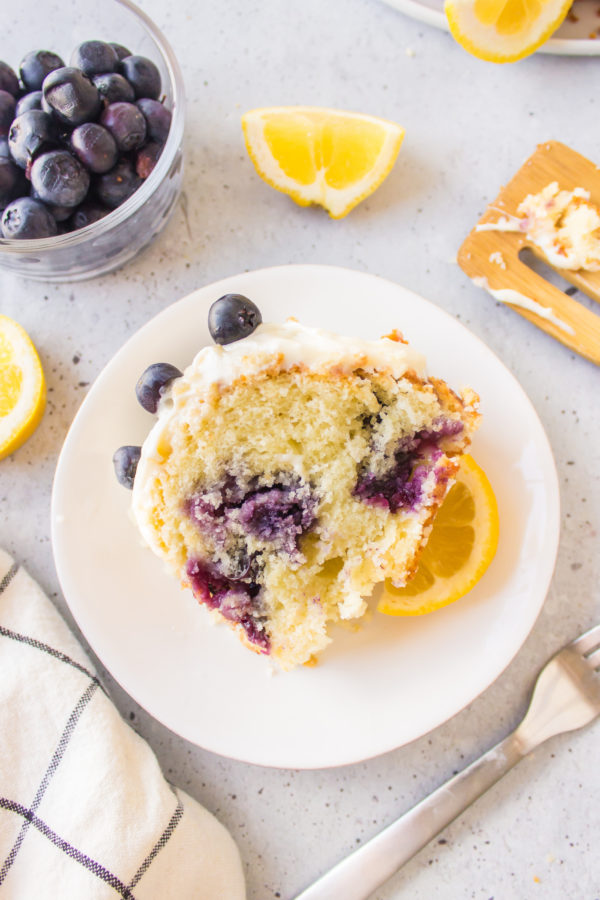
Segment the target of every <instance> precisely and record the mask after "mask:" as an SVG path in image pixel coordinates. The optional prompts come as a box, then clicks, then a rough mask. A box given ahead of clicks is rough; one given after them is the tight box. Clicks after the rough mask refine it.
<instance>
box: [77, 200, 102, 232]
mask: <svg viewBox="0 0 600 900" xmlns="http://www.w3.org/2000/svg"><path fill="white" fill-rule="evenodd" d="M70 212H71V213H73V215H72V216H71V225H72V227H73V230H79V229H80V228H86V227H87V226H88V225H93V223H94V222H98V220H99V219H103V218H104V216H107V215H108V213H109V212H110V209H106V207H104V206H99V205H98V204H97V203H82V204H81V206H79V207H78V208H77V209H76V210H75V212H73V210H72V209H71V210H70Z"/></svg>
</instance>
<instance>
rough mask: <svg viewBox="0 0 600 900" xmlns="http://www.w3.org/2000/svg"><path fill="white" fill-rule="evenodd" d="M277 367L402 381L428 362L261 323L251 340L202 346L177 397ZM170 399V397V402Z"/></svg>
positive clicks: (376, 345)
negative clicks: (357, 372)
mask: <svg viewBox="0 0 600 900" xmlns="http://www.w3.org/2000/svg"><path fill="white" fill-rule="evenodd" d="M273 365H277V367H278V368H279V370H280V371H286V370H289V369H292V368H294V367H296V366H299V367H302V368H306V369H309V370H311V371H327V370H331V369H337V370H339V371H342V372H351V371H353V370H354V369H356V368H357V367H361V368H363V369H366V370H371V371H376V370H378V369H382V368H385V369H388V370H390V371H391V372H392V374H393V375H394V377H395V378H400V377H401V376H402V375H404V374H405V373H406V372H407V371H409V370H411V369H412V370H413V371H415V372H416V373H417V374H421V375H422V374H423V373H424V370H425V358H424V356H423V355H422V354H420V353H418V352H417V351H416V350H413V348H412V347H410V346H409V345H408V344H404V343H401V342H399V341H394V340H391V339H390V338H387V337H384V338H379V339H378V340H367V339H365V338H357V337H348V336H345V335H338V334H333V333H332V332H329V331H323V330H321V329H320V328H310V327H309V326H307V325H301V324H300V323H299V322H296V321H295V320H294V319H289V320H288V321H287V322H284V323H283V324H281V325H276V324H271V323H269V324H261V325H259V326H258V328H257V329H256V330H255V331H254V332H253V333H252V334H251V335H249V336H248V337H246V338H243V339H242V340H240V341H234V342H233V343H231V344H225V345H219V344H211V345H209V346H207V347H203V348H202V350H200V351H199V353H198V354H197V355H196V357H195V358H194V360H193V362H192V363H191V365H190V366H189V367H188V368H187V369H186V371H185V373H184V377H183V379H179V380H178V382H177V392H179V391H180V390H181V388H182V386H183V384H188V385H189V386H190V388H191V389H193V390H194V391H197V390H203V389H205V388H207V387H208V386H209V385H213V384H216V385H219V386H221V387H223V386H225V385H228V384H232V383H233V382H234V381H236V380H237V379H238V378H240V377H242V376H243V375H256V374H258V373H260V372H264V371H266V370H268V369H270V368H271V367H272V366H273ZM168 397H169V392H166V395H165V399H167V400H168ZM159 415H160V410H159Z"/></svg>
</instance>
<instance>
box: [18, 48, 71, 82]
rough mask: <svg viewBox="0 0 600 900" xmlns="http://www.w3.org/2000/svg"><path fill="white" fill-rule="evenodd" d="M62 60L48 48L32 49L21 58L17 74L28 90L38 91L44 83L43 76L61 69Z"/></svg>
mask: <svg viewBox="0 0 600 900" xmlns="http://www.w3.org/2000/svg"><path fill="white" fill-rule="evenodd" d="M63 66H64V62H63V61H62V59H61V58H60V56H58V55H57V54H56V53H52V52H51V51H50V50H32V51H31V53H27V54H26V55H25V56H24V57H23V59H22V60H21V64H20V66H19V75H20V76H21V81H22V82H23V84H24V85H25V88H26V90H28V91H39V90H41V88H42V84H43V83H44V78H45V77H46V75H49V74H50V72H54V71H55V69H62V68H63Z"/></svg>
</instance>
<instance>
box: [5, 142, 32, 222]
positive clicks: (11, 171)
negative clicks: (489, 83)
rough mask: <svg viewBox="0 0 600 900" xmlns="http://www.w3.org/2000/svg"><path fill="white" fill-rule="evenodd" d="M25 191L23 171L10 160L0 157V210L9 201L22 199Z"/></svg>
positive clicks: (26, 186)
mask: <svg viewBox="0 0 600 900" xmlns="http://www.w3.org/2000/svg"><path fill="white" fill-rule="evenodd" d="M9 157H10V154H9ZM27 190H28V185H27V179H26V178H25V175H24V173H23V170H22V169H20V168H19V167H18V166H17V165H15V163H14V162H13V160H12V158H9V159H7V158H6V157H4V156H0V209H4V207H5V206H6V205H7V204H8V203H10V201H11V200H15V199H16V198H17V197H22V196H23V195H24V194H26V193H27Z"/></svg>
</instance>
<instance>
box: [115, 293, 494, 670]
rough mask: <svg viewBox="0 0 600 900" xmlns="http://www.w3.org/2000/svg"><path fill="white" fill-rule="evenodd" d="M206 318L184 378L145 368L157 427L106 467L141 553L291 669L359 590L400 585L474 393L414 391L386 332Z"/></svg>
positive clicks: (469, 419) (423, 382)
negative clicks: (127, 505) (152, 556)
mask: <svg viewBox="0 0 600 900" xmlns="http://www.w3.org/2000/svg"><path fill="white" fill-rule="evenodd" d="M232 297H234V299H233V300H232V299H231V298H232ZM235 298H237V299H235ZM219 304H220V306H219ZM219 311H221V313H219ZM211 317H212V324H211V333H212V334H213V337H215V339H216V340H220V341H221V344H219V345H215V346H209V347H204V348H203V349H202V350H201V351H200V352H199V353H198V355H197V356H196V358H195V359H194V361H193V362H192V363H191V365H190V366H189V367H188V368H187V369H186V371H185V372H184V373H183V375H181V376H180V373H179V372H178V371H177V370H176V369H173V367H170V366H166V365H163V364H158V365H156V366H152V367H150V369H149V370H147V372H146V373H144V375H143V376H142V378H141V379H140V382H139V384H138V397H139V399H140V401H141V402H142V403H143V405H145V406H146V408H148V409H151V410H152V411H157V412H158V420H157V422H156V424H155V425H154V427H153V429H152V430H151V432H150V434H149V435H148V437H147V439H146V441H145V442H144V445H143V447H142V448H141V452H140V450H139V448H121V450H120V451H117V454H115V465H116V467H117V473H118V474H119V472H120V478H121V480H124V481H127V480H128V481H129V485H131V482H132V479H133V514H134V517H135V520H136V522H137V524H138V526H139V529H140V531H141V533H142V535H143V537H144V538H145V540H146V541H147V543H148V544H149V545H150V547H151V548H152V549H153V550H154V552H155V553H156V554H157V555H158V556H160V557H162V558H163V559H164V560H165V561H166V562H167V564H168V566H169V567H170V569H171V570H172V571H173V572H174V573H175V574H176V575H177V576H178V578H179V579H180V581H181V582H182V583H183V584H184V585H185V586H189V587H191V589H192V591H193V593H194V595H195V596H196V598H197V599H198V600H199V601H200V603H201V604H203V605H204V606H205V607H207V608H208V609H209V610H212V612H213V614H214V615H215V617H217V618H219V619H220V620H224V621H226V622H227V623H228V624H229V625H230V626H232V627H233V628H234V629H235V630H236V631H237V632H238V634H239V636H240V637H241V638H242V639H243V641H244V642H245V643H246V644H247V645H248V646H249V647H250V648H251V649H253V650H255V651H258V652H259V653H264V654H269V655H270V656H271V657H272V658H273V659H274V660H276V661H277V662H278V663H279V665H280V666H281V668H283V669H291V668H292V667H294V666H296V665H298V664H301V663H307V662H311V661H313V660H314V657H315V654H317V653H318V652H319V651H320V650H322V649H323V648H324V647H325V646H326V645H327V644H328V643H329V641H330V637H329V636H328V633H327V629H328V625H329V624H331V623H333V622H339V621H341V620H348V619H356V618H359V617H361V616H362V615H363V614H364V613H365V611H366V609H367V604H366V602H365V599H364V598H365V597H368V596H369V594H370V593H371V591H372V589H373V587H374V585H376V584H377V583H378V582H381V581H383V579H384V578H391V579H392V581H393V582H394V583H395V584H397V585H403V584H404V583H405V582H406V581H407V579H409V578H410V576H411V574H412V573H413V572H414V570H415V568H416V565H417V558H418V555H419V551H420V550H421V548H422V547H423V546H424V544H425V542H426V540H427V536H428V533H429V530H430V526H431V523H432V519H433V517H434V515H435V512H436V510H437V509H438V507H439V505H440V504H441V502H442V500H443V498H444V496H445V494H446V492H447V490H448V489H449V487H450V485H451V483H452V481H453V476H454V474H455V473H456V471H457V469H458V464H459V459H460V455H461V454H462V453H463V452H464V451H465V449H466V447H467V446H468V444H469V442H470V436H471V433H472V431H473V429H474V427H475V426H476V424H477V421H478V413H477V401H478V398H477V396H476V395H475V394H474V393H473V392H471V391H470V390H466V391H464V392H463V394H462V396H458V395H457V394H455V393H453V392H452V391H451V390H450V388H449V387H448V386H447V385H446V384H445V382H443V381H440V380H438V379H434V378H428V377H427V376H426V375H425V372H424V360H423V357H422V356H420V355H419V354H418V353H416V352H415V351H414V350H413V349H411V348H410V347H409V346H408V345H407V344H406V343H404V342H403V340H402V338H401V337H400V335H399V334H397V333H393V334H392V335H390V336H389V337H384V338H381V339H380V340H363V339H357V338H351V337H341V336H338V335H334V334H329V333H326V332H323V331H320V330H317V329H313V328H307V327H305V326H303V325H300V324H299V323H298V322H296V321H293V320H291V321H288V322H286V323H285V324H283V325H271V324H262V323H261V320H260V313H258V310H256V307H254V305H253V304H251V303H250V301H247V300H246V299H245V298H240V297H239V295H227V297H225V298H221V300H219V301H217V303H216V304H213V308H212V309H211ZM228 320H229V321H228ZM210 321H211V319H210V317H209V322H210ZM257 322H258V323H260V324H258V325H257ZM215 323H216V324H215ZM221 326H222V327H221ZM252 329H254V330H252ZM248 332H251V333H249V334H248ZM244 334H246V335H247V336H243V337H241V339H239V340H238V339H236V338H237V337H240V335H244ZM232 335H233V336H232ZM225 342H227V343H225ZM224 343H225V345H223V344H224ZM177 376H180V377H177ZM138 457H139V462H138ZM136 464H137V468H136ZM128 467H129V468H128ZM127 468H128V473H127V474H124V473H125V470H126V469H127Z"/></svg>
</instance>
